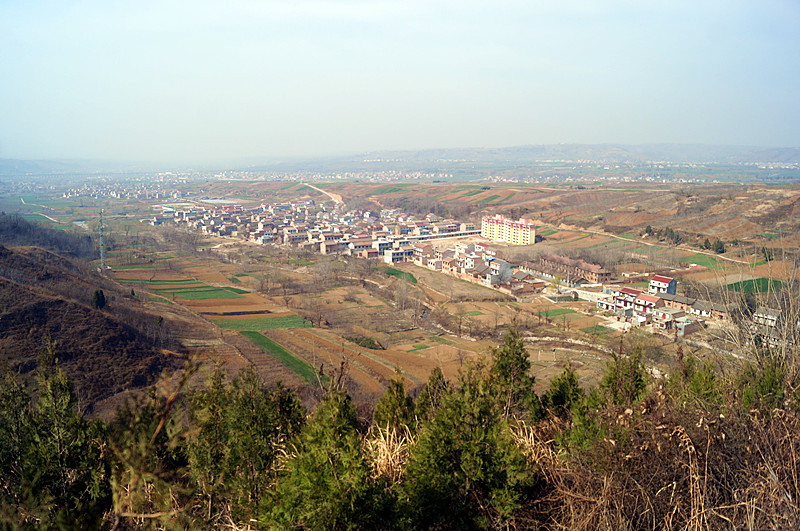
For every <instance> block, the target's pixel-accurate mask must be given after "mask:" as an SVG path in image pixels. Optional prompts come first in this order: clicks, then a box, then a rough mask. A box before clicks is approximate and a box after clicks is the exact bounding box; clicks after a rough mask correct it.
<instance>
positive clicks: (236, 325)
mask: <svg viewBox="0 0 800 531" xmlns="http://www.w3.org/2000/svg"><path fill="white" fill-rule="evenodd" d="M211 322H212V323H214V324H215V325H217V326H219V327H220V328H226V329H228V330H236V331H238V332H241V331H252V332H255V331H258V330H272V329H275V328H305V327H309V326H311V323H309V322H308V321H306V320H305V319H303V318H302V317H300V316H299V315H281V316H278V317H259V318H255V319H211Z"/></svg>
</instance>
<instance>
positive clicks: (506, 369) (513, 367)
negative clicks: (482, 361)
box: [490, 327, 542, 419]
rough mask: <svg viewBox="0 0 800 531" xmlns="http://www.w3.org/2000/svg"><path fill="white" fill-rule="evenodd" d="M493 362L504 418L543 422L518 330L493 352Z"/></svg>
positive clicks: (492, 375) (525, 350)
mask: <svg viewBox="0 0 800 531" xmlns="http://www.w3.org/2000/svg"><path fill="white" fill-rule="evenodd" d="M492 362H493V363H492V367H491V371H490V373H491V377H492V382H493V383H494V384H495V385H496V392H497V394H498V396H499V397H501V398H502V399H503V401H504V404H505V405H504V409H503V414H504V416H505V417H506V418H507V417H508V416H509V415H512V414H514V415H516V416H519V417H521V418H532V419H538V418H541V415H542V407H541V402H540V401H539V398H538V397H537V396H536V393H535V392H534V391H533V384H534V378H533V376H530V375H529V374H528V373H529V372H530V368H531V362H530V359H529V357H528V350H527V349H526V348H525V343H524V341H523V340H522V337H521V336H520V335H519V331H518V330H517V329H516V327H511V328H509V330H508V331H507V332H506V335H505V337H504V338H503V344H502V345H501V346H499V347H497V348H495V349H492Z"/></svg>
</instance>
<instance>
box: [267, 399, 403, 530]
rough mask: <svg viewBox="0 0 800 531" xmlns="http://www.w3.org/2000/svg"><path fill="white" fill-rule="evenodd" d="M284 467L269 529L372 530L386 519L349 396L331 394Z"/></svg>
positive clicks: (383, 501)
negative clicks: (362, 445)
mask: <svg viewBox="0 0 800 531" xmlns="http://www.w3.org/2000/svg"><path fill="white" fill-rule="evenodd" d="M294 446H295V451H294V452H292V453H291V456H290V457H289V458H288V459H286V461H285V462H284V463H283V468H284V470H285V472H284V473H283V474H282V475H281V476H280V477H279V478H278V481H277V486H276V488H275V490H274V492H273V493H272V496H271V497H270V498H269V499H268V500H265V503H264V504H263V506H264V511H263V517H262V521H263V523H264V524H265V525H266V526H267V527H268V528H270V529H297V528H302V529H374V528H380V527H385V524H386V522H387V521H388V519H389V515H388V513H387V507H388V506H387V504H386V496H385V494H384V493H385V490H384V489H383V488H382V485H379V484H378V482H377V481H376V480H374V479H373V478H372V476H371V471H370V467H369V464H368V463H367V461H366V459H365V457H364V454H363V451H362V448H361V435H360V433H359V431H358V421H357V419H356V412H355V409H354V408H353V404H352V403H351V401H350V397H349V396H348V395H347V394H345V393H343V392H340V391H335V392H332V393H331V394H330V395H329V396H328V397H327V398H326V399H325V400H324V401H323V402H322V403H321V404H320V405H319V406H318V407H317V409H316V411H314V414H313V415H312V417H311V419H310V420H309V421H308V423H307V424H306V426H305V427H304V428H303V430H302V431H301V433H300V435H299V437H298V438H297V439H296V441H295V445H294Z"/></svg>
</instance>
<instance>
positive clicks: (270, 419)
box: [0, 330, 800, 529]
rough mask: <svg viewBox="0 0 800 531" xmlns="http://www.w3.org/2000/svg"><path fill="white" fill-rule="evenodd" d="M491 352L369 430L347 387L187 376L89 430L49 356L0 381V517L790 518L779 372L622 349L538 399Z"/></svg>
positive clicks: (422, 522) (797, 511) (171, 523)
mask: <svg viewBox="0 0 800 531" xmlns="http://www.w3.org/2000/svg"><path fill="white" fill-rule="evenodd" d="M491 354H492V355H491V358H490V360H489V362H488V363H486V364H479V365H472V366H469V367H468V368H467V369H466V370H465V371H464V372H463V373H462V374H461V376H460V377H459V379H458V382H455V383H451V382H448V381H447V380H446V379H445V378H444V377H443V375H442V373H441V372H440V371H439V370H434V372H433V373H432V374H431V377H430V379H429V381H428V382H427V384H426V385H425V387H424V388H423V389H422V390H421V393H420V394H419V396H418V397H417V398H416V400H413V399H412V398H411V397H409V396H408V394H407V392H406V390H405V388H404V386H403V383H402V382H403V380H402V375H401V374H400V373H398V374H397V375H396V377H395V378H394V379H393V381H392V382H391V383H390V384H389V386H388V389H387V391H386V393H385V394H384V395H383V397H382V398H381V399H380V401H379V402H378V403H377V405H376V407H375V409H374V416H373V419H371V422H370V421H368V420H367V419H363V418H359V417H358V416H357V414H356V409H355V407H354V404H353V402H352V400H351V398H350V397H349V396H348V395H347V394H346V393H345V392H344V391H343V390H342V389H341V387H340V386H339V385H338V384H337V382H339V381H341V379H340V378H332V379H331V382H332V383H331V386H330V388H329V389H328V390H327V393H326V395H325V397H324V398H323V399H322V401H321V402H320V403H319V405H318V406H317V407H316V408H315V410H314V411H313V412H311V413H307V412H306V411H305V409H304V408H303V407H302V405H301V404H300V402H299V400H298V399H297V397H296V396H295V394H294V393H293V392H292V391H290V390H288V389H286V388H284V387H282V386H280V385H278V386H275V387H266V386H264V385H263V383H262V382H261V381H260V380H259V378H258V376H257V374H256V373H255V372H254V371H253V370H248V371H245V372H244V373H242V374H241V375H240V376H239V377H237V378H235V379H233V380H229V379H227V378H226V377H225V376H224V374H223V373H222V372H217V373H215V374H214V375H213V377H212V378H211V380H210V381H209V382H208V384H207V385H206V386H204V387H202V388H200V389H196V390H193V391H186V386H185V383H186V381H188V378H190V377H191V373H192V371H191V370H189V371H186V374H185V376H184V379H183V381H182V383H181V384H179V385H178V387H177V389H176V390H168V389H161V390H160V391H156V390H153V391H152V392H151V393H150V394H149V395H148V396H146V397H144V398H141V399H139V400H137V401H135V402H131V403H129V404H128V405H127V406H126V407H125V408H123V409H122V410H121V411H120V412H119V414H118V416H117V418H116V419H115V420H114V421H113V422H111V423H103V422H100V421H90V420H87V419H85V418H83V417H82V416H81V415H80V414H79V413H77V412H76V408H75V406H76V404H75V399H74V394H73V393H72V390H71V386H70V383H69V380H68V379H67V378H66V377H65V376H64V374H63V373H62V372H61V371H60V370H59V369H58V366H57V364H56V363H53V362H52V361H49V360H48V359H44V360H43V361H42V365H41V367H40V370H39V376H38V378H37V380H36V382H35V383H34V385H33V386H31V387H30V388H26V387H25V386H22V385H20V384H19V383H18V381H17V379H16V378H15V377H14V376H13V375H11V374H9V373H7V372H6V373H5V374H4V376H3V379H2V385H0V519H2V520H3V522H4V523H5V525H6V526H8V527H12V528H14V527H16V528H25V527H37V528H55V527H78V528H83V529H89V528H96V527H101V526H109V527H113V528H115V529H119V528H123V529H125V528H131V529H133V528H139V527H154V526H164V527H176V528H193V529H195V528H218V527H222V526H230V527H236V528H240V529H242V528H267V529H345V528H348V529H352V528H356V529H395V528H398V529H475V528H483V529H495V528H496V529H500V528H503V529H508V528H512V527H513V528H520V529H521V528H538V527H552V528H570V529H596V528H600V527H603V528H613V529H631V528H651V527H660V528H665V529H672V528H685V527H693V528H698V529H708V528H723V527H724V528H728V527H730V526H731V525H732V526H734V527H739V526H744V525H745V524H746V523H747V522H750V524H749V525H750V526H751V528H764V527H781V528H791V527H794V526H796V524H797V523H798V522H800V504H798V499H800V496H799V495H800V486H798V484H797V482H796V481H795V479H794V478H796V477H798V475H797V474H798V472H800V470H798V460H797V455H796V448H797V447H798V442H800V441H798V434H800V421H799V420H798V399H800V395H798V394H797V391H796V387H794V384H795V382H792V381H790V380H789V379H788V378H787V377H786V374H787V371H785V368H784V367H782V366H781V365H780V364H777V363H775V362H767V363H764V364H762V365H750V366H747V367H746V368H745V369H744V370H743V371H742V372H740V373H739V374H737V375H735V376H733V377H731V378H730V379H729V380H726V381H719V380H718V378H717V376H716V375H715V372H714V370H713V368H712V367H711V366H710V365H709V364H707V363H702V362H700V361H698V360H695V359H693V358H691V357H686V358H685V359H684V358H683V356H682V355H679V367H678V369H677V370H676V371H675V373H674V374H672V375H671V376H670V377H669V378H668V379H661V380H653V379H652V378H651V377H650V376H649V375H648V373H647V371H646V370H645V369H644V367H643V365H642V363H641V355H642V351H641V349H636V348H634V349H633V350H632V351H631V352H629V353H628V355H620V356H617V357H616V358H615V359H614V360H613V361H612V362H611V363H610V364H609V365H608V367H607V369H606V372H605V374H604V376H603V378H602V380H601V382H600V384H599V385H598V386H597V387H596V388H593V389H589V390H588V391H587V390H584V389H583V388H582V387H581V386H580V385H579V383H578V378H577V374H576V372H575V370H574V369H573V368H572V367H571V366H569V365H568V366H567V367H566V368H565V370H564V371H563V373H562V374H561V375H560V376H558V377H556V378H554V379H553V381H552V382H551V384H550V386H549V388H548V389H547V390H545V391H544V392H543V393H541V394H537V393H535V392H534V388H533V386H534V379H533V377H532V376H530V369H531V367H530V362H529V361H528V355H527V352H526V349H525V345H524V343H523V340H522V338H521V337H520V336H519V334H518V333H517V332H516V331H515V330H511V331H509V332H508V333H507V334H506V336H505V338H504V340H503V343H502V344H501V345H500V346H499V347H498V348H496V349H493V351H492V353H491ZM45 358H46V357H45ZM766 359H769V358H766ZM31 396H35V399H34V400H33V401H31Z"/></svg>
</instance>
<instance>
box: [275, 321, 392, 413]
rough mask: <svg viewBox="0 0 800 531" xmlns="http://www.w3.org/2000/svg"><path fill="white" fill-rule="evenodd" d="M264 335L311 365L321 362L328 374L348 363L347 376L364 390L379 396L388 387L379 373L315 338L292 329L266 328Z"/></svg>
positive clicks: (316, 366) (314, 365)
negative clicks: (322, 346) (320, 343)
mask: <svg viewBox="0 0 800 531" xmlns="http://www.w3.org/2000/svg"><path fill="white" fill-rule="evenodd" d="M264 335H265V336H267V337H269V338H270V339H272V340H273V341H275V342H277V343H279V344H281V345H283V346H284V347H285V348H287V349H288V350H290V351H291V352H293V353H294V354H296V355H297V356H300V357H301V358H303V360H305V361H306V363H308V364H309V365H311V366H312V367H314V368H319V367H320V364H322V365H323V366H324V367H325V373H326V374H329V375H330V374H333V372H334V371H336V370H338V369H339V368H340V364H341V362H342V361H345V362H346V363H347V376H348V377H349V378H351V379H352V380H353V381H354V382H355V384H356V385H358V386H359V387H360V388H361V389H362V391H366V392H367V393H368V394H370V395H372V396H373V397H375V398H377V397H378V396H380V394H382V393H383V391H384V390H385V389H386V387H385V386H384V385H383V384H382V383H380V382H379V380H378V377H377V375H376V374H375V373H374V372H373V371H371V370H369V369H367V368H366V367H363V366H362V365H361V364H360V363H358V362H354V361H353V360H350V359H349V358H346V357H343V356H341V355H336V354H334V353H333V352H332V351H328V350H322V349H321V347H320V346H319V345H318V344H317V343H316V342H314V341H313V340H308V339H306V338H302V337H299V336H298V335H296V334H294V333H293V330H292V329H275V330H266V331H264Z"/></svg>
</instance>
